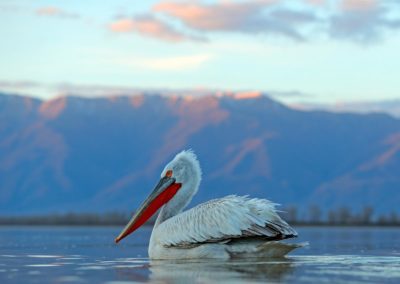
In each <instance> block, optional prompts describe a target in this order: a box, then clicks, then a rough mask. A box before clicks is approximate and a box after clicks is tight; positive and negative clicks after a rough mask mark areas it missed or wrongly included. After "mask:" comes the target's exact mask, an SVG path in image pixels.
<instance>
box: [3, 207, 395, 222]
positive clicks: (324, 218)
mask: <svg viewBox="0 0 400 284" xmlns="http://www.w3.org/2000/svg"><path fill="white" fill-rule="evenodd" d="M280 215H281V216H282V217H283V218H284V219H285V220H286V221H288V222H289V223H290V224H292V225H312V226H325V225H335V226H400V215H398V214H397V213H396V212H392V213H390V214H386V215H377V214H374V210H373V208H372V207H369V206H366V207H364V208H363V209H362V210H360V211H358V212H353V211H352V210H350V209H349V208H348V207H340V208H337V209H334V210H333V209H332V210H329V211H327V212H323V211H322V210H321V208H320V207H319V206H317V205H312V206H310V207H309V208H308V209H307V210H299V209H298V208H297V207H295V206H290V207H287V208H284V209H283V210H282V211H281V213H280ZM131 216H132V215H131V214H126V213H121V212H109V213H103V214H96V213H65V214H48V215H31V216H3V217H0V225H49V226H50V225H51V226H56V225H60V226H113V225H117V226H124V225H125V224H127V222H128V221H129V219H130V217H131ZM154 221H155V216H153V218H151V219H150V220H149V222H148V223H147V224H153V223H154Z"/></svg>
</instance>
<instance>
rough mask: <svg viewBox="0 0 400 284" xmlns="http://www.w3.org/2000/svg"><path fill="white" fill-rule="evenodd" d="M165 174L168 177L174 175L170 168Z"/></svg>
mask: <svg viewBox="0 0 400 284" xmlns="http://www.w3.org/2000/svg"><path fill="white" fill-rule="evenodd" d="M165 176H166V177H169V178H170V177H172V171H171V170H168V171H167V172H166V173H165Z"/></svg>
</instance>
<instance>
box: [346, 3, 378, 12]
mask: <svg viewBox="0 0 400 284" xmlns="http://www.w3.org/2000/svg"><path fill="white" fill-rule="evenodd" d="M377 4H378V3H377V2H376V0H342V2H341V8H342V9H343V10H344V11H367V10H372V9H375V8H376V6H377Z"/></svg>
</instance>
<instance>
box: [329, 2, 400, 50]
mask: <svg viewBox="0 0 400 284" xmlns="http://www.w3.org/2000/svg"><path fill="white" fill-rule="evenodd" d="M340 8H341V10H340V11H339V12H338V13H336V14H335V15H333V16H332V17H331V19H330V25H329V32H328V33H329V35H330V36H331V37H332V38H336V39H347V40H353V41H356V42H360V43H371V42H377V41H379V40H380V39H382V37H383V35H384V33H385V32H386V31H390V30H396V29H398V28H400V18H397V19H396V18H394V19H393V18H390V17H389V13H390V10H389V8H388V7H386V6H384V5H382V2H380V3H378V2H376V1H373V0H362V1H361V0H345V1H343V2H342V5H341V7H340Z"/></svg>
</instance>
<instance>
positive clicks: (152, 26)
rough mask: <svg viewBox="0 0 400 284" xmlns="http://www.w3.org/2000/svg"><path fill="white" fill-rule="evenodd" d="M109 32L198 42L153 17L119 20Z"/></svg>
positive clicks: (171, 40) (174, 40)
mask: <svg viewBox="0 0 400 284" xmlns="http://www.w3.org/2000/svg"><path fill="white" fill-rule="evenodd" d="M110 30H111V31H113V32H117V33H138V34H140V35H144V36H148V37H153V38H158V39H161V40H165V41H169V42H182V41H189V40H200V38H196V37H192V36H189V35H186V34H184V33H181V32H179V31H177V30H176V29H174V28H173V27H172V26H170V25H169V24H167V23H165V22H162V21H160V20H159V19H157V18H155V17H153V16H140V17H135V18H124V19H119V20H116V21H114V22H113V23H111V24H110Z"/></svg>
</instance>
